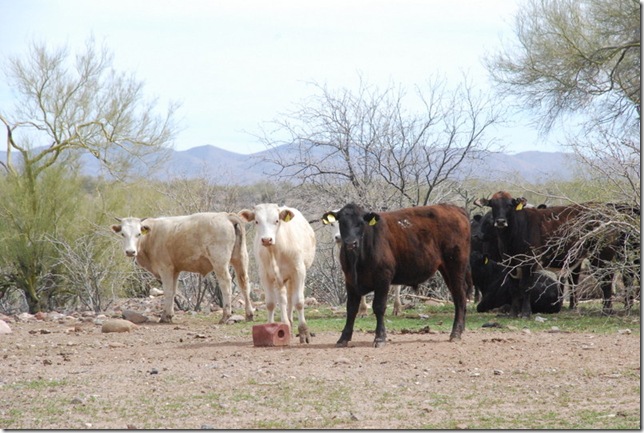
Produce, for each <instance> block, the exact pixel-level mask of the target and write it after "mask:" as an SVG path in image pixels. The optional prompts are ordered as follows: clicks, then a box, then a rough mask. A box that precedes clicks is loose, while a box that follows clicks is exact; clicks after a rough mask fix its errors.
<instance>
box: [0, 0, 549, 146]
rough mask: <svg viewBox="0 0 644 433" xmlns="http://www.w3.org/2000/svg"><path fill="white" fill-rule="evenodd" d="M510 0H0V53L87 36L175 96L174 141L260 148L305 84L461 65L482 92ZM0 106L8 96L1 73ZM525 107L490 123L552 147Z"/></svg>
mask: <svg viewBox="0 0 644 433" xmlns="http://www.w3.org/2000/svg"><path fill="white" fill-rule="evenodd" d="M519 3H520V2H518V1H512V0H468V1H454V0H368V1H367V0H325V1H306V0H298V1H294V0H292V1H291V0H289V1H286V0H262V1H257V0H110V1H98V0H20V1H15V0H0V16H2V25H0V63H4V62H5V59H6V58H8V56H16V55H17V56H20V55H25V54H26V53H27V49H28V46H29V44H30V43H31V42H32V41H34V40H36V41H46V42H47V44H48V45H49V46H51V47H59V46H62V45H67V46H68V47H69V48H70V50H71V51H72V52H73V51H75V50H80V49H82V48H83V46H84V43H85V41H86V40H87V39H88V38H89V37H90V36H93V37H94V39H95V41H96V42H97V43H100V44H105V46H107V48H108V49H109V50H110V51H111V52H112V53H113V54H114V66H115V68H116V69H117V70H119V71H125V72H132V73H134V75H135V77H136V78H137V79H138V80H142V81H143V82H144V83H145V92H146V95H148V96H149V97H158V98H159V108H160V112H164V111H165V110H164V109H165V107H166V106H167V104H168V103H169V102H170V101H178V102H179V103H180V104H181V107H180V109H179V111H178V112H177V119H178V120H179V123H180V125H181V131H180V132H179V134H178V135H177V137H176V140H175V145H174V147H175V149H177V150H184V149H187V148H191V147H196V146H201V145H205V144H211V145H214V146H217V147H220V148H223V149H226V150H230V151H233V152H237V153H243V154H248V153H254V152H258V151H261V150H264V149H265V147H264V145H263V144H262V143H261V142H260V141H259V140H258V139H257V138H256V136H257V135H259V134H260V132H261V129H262V127H266V126H267V125H270V122H272V121H273V120H275V119H278V118H281V116H283V115H284V113H286V112H288V111H289V110H291V109H293V108H294V106H295V105H296V104H297V103H299V102H301V101H302V100H303V99H304V98H306V97H307V96H311V95H312V94H314V93H315V90H314V88H313V86H312V85H311V83H317V84H320V85H326V86H327V87H328V88H331V89H350V90H351V89H357V86H358V83H359V80H360V77H362V79H363V80H364V81H366V82H367V83H369V84H372V85H376V86H377V87H378V88H380V89H385V88H387V87H389V86H390V85H391V84H392V83H394V84H395V85H396V87H398V86H400V87H402V88H403V89H407V90H408V91H410V92H411V91H413V89H414V88H415V87H416V86H422V85H424V84H425V83H427V80H428V78H429V77H431V76H441V77H446V78H447V80H448V83H449V84H453V85H456V84H458V83H459V82H460V81H462V78H463V73H466V74H467V75H468V77H469V78H470V79H471V80H472V82H473V84H474V85H475V86H476V88H477V89H481V90H483V91H488V89H489V91H491V87H492V85H491V83H490V82H489V80H488V74H487V71H486V70H485V68H484V66H483V62H482V59H483V58H484V57H485V56H486V55H487V54H490V53H492V52H495V51H497V50H498V49H500V47H501V41H502V40H505V41H507V40H509V39H511V38H512V36H513V30H512V23H513V15H514V13H515V12H516V10H517V8H518V7H519ZM2 77H3V79H2V80H0V111H4V110H6V109H7V108H8V107H10V106H11V105H12V101H13V99H12V98H13V97H14V96H13V94H12V91H11V89H10V88H9V86H8V84H7V83H6V80H5V79H4V75H2ZM528 118H529V116H527V115H514V116H513V117H512V118H510V119H509V120H510V121H511V125H510V126H508V127H503V128H496V129H495V130H494V131H493V133H494V135H495V138H496V139H497V140H498V141H499V143H501V144H502V145H504V146H505V147H506V150H507V151H508V152H509V153H515V152H520V151H525V150H542V151H557V150H561V148H560V147H559V145H558V144H557V141H558V139H557V134H556V133H554V134H551V135H550V136H548V137H540V136H538V134H537V130H536V129H535V128H534V127H532V126H530V125H529V122H528V120H527V119H528Z"/></svg>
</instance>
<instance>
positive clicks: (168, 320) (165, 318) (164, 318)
mask: <svg viewBox="0 0 644 433" xmlns="http://www.w3.org/2000/svg"><path fill="white" fill-rule="evenodd" d="M159 323H172V316H166V315H165V314H163V315H161V319H159Z"/></svg>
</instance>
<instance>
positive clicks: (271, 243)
mask: <svg viewBox="0 0 644 433" xmlns="http://www.w3.org/2000/svg"><path fill="white" fill-rule="evenodd" d="M239 215H240V216H241V217H242V219H245V220H246V221H248V222H254V223H255V240H254V242H253V248H254V252H255V258H256V260H257V266H258V268H259V279H260V283H261V285H262V287H264V292H265V295H266V309H267V310H268V322H269V323H273V322H274V321H275V307H276V305H277V304H279V305H280V309H281V313H282V323H286V324H288V325H289V327H290V328H291V329H293V309H296V310H297V313H298V320H299V325H298V330H299V333H300V342H301V343H305V342H306V343H309V342H310V340H311V335H310V332H309V330H308V327H307V325H306V319H305V318H304V283H305V281H306V271H307V270H308V269H309V267H311V264H312V263H313V258H314V257H315V232H314V231H313V229H312V228H311V225H310V224H309V223H308V221H307V220H306V219H305V218H304V216H302V214H301V213H300V211H298V210H297V209H294V208H289V207H284V206H278V205H276V204H269V203H263V204H258V205H257V206H255V208H254V209H253V210H248V209H244V210H242V211H241V212H239Z"/></svg>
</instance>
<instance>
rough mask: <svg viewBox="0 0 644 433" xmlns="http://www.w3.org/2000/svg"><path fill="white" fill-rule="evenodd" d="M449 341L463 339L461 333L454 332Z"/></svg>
mask: <svg viewBox="0 0 644 433" xmlns="http://www.w3.org/2000/svg"><path fill="white" fill-rule="evenodd" d="M449 341H461V334H452V335H450V336H449Z"/></svg>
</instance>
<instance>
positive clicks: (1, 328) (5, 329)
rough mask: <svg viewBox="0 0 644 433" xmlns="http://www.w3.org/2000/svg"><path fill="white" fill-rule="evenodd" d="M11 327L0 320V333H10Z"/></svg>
mask: <svg viewBox="0 0 644 433" xmlns="http://www.w3.org/2000/svg"><path fill="white" fill-rule="evenodd" d="M12 332H13V331H12V330H11V327H10V326H9V325H8V324H7V322H5V321H4V320H0V334H11V333H12Z"/></svg>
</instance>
